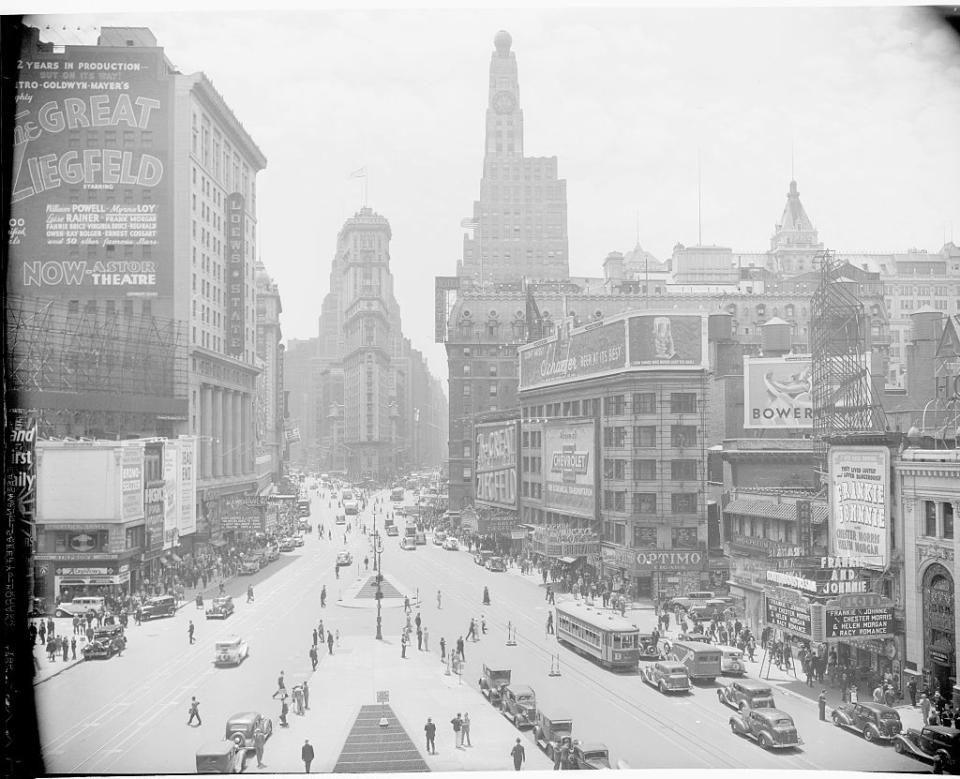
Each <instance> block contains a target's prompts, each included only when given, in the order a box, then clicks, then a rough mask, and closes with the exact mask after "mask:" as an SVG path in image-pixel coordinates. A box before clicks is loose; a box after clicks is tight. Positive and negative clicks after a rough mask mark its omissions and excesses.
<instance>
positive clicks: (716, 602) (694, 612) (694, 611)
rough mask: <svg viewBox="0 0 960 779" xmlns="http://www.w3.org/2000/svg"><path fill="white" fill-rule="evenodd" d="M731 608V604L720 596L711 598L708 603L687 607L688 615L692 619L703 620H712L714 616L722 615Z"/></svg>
mask: <svg viewBox="0 0 960 779" xmlns="http://www.w3.org/2000/svg"><path fill="white" fill-rule="evenodd" d="M728 608H730V604H729V603H727V601H725V600H721V599H720V598H711V599H710V600H708V601H707V602H706V603H703V604H702V605H694V606H691V607H690V608H689V609H687V616H688V617H690V619H698V620H701V621H705V620H711V619H713V618H714V617H719V616H722V615H723V613H724V612H725V611H726V610H727V609H728Z"/></svg>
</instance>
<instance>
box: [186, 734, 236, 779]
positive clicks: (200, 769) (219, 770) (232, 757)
mask: <svg viewBox="0 0 960 779" xmlns="http://www.w3.org/2000/svg"><path fill="white" fill-rule="evenodd" d="M246 767H247V750H246V748H244V747H240V746H238V745H237V744H236V743H234V742H233V741H228V740H224V741H213V742H211V743H209V744H204V745H203V746H202V747H200V749H198V750H197V773H198V774H242V773H243V770H244V769H245V768H246Z"/></svg>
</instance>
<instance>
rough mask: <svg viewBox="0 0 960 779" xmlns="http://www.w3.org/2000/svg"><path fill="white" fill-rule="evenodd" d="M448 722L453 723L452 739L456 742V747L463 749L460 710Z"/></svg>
mask: <svg viewBox="0 0 960 779" xmlns="http://www.w3.org/2000/svg"><path fill="white" fill-rule="evenodd" d="M450 724H451V725H453V741H454V743H455V744H456V748H457V749H463V730H461V728H463V719H462V718H461V717H460V712H459V711H458V712H457V716H456V717H454V718H453V719H452V720H450Z"/></svg>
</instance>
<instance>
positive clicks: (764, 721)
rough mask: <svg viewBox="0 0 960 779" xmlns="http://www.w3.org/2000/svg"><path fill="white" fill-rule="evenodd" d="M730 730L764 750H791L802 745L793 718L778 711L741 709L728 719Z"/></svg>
mask: <svg viewBox="0 0 960 779" xmlns="http://www.w3.org/2000/svg"><path fill="white" fill-rule="evenodd" d="M730 730H732V731H733V732H734V733H736V734H737V735H738V736H746V737H747V738H751V739H753V740H754V741H756V742H757V743H758V744H759V745H760V746H762V747H763V748H764V749H791V748H793V747H796V746H799V745H800V744H802V743H803V740H802V739H801V738H800V736H799V734H798V733H797V726H796V725H794V724H793V717H791V716H790V715H789V714H787V713H786V712H785V711H781V710H780V709H746V708H745V709H742V710H741V711H740V713H739V714H734V715H733V716H732V717H730Z"/></svg>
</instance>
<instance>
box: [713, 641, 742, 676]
mask: <svg viewBox="0 0 960 779" xmlns="http://www.w3.org/2000/svg"><path fill="white" fill-rule="evenodd" d="M714 649H718V650H720V673H722V674H723V675H724V676H743V675H744V674H745V673H746V672H747V664H746V663H745V662H744V660H743V651H742V650H740V649H737V647H735V646H723V645H722V644H718V645H716V646H714Z"/></svg>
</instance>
